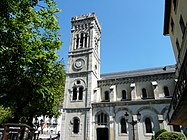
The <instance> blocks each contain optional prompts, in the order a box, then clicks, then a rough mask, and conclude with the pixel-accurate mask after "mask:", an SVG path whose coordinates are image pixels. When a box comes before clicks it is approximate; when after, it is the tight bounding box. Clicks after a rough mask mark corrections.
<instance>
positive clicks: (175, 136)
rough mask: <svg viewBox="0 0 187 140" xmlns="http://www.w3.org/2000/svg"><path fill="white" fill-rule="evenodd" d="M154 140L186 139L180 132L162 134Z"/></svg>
mask: <svg viewBox="0 0 187 140" xmlns="http://www.w3.org/2000/svg"><path fill="white" fill-rule="evenodd" d="M156 140H186V137H185V135H184V134H183V133H180V132H163V133H161V134H160V135H159V136H158V137H157V138H156Z"/></svg>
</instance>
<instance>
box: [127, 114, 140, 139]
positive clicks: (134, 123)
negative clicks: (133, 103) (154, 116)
mask: <svg viewBox="0 0 187 140" xmlns="http://www.w3.org/2000/svg"><path fill="white" fill-rule="evenodd" d="M140 119H141V114H140V112H138V114H137V120H138V121H140ZM125 120H126V122H127V123H129V124H131V125H132V131H133V140H135V134H134V126H135V125H136V124H137V121H135V120H134V118H133V115H132V121H131V122H129V121H128V120H129V114H128V113H127V112H126V113H125Z"/></svg>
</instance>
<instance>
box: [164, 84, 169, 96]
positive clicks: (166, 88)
mask: <svg viewBox="0 0 187 140" xmlns="http://www.w3.org/2000/svg"><path fill="white" fill-rule="evenodd" d="M164 95H165V96H169V89H168V87H167V86H165V87H164Z"/></svg>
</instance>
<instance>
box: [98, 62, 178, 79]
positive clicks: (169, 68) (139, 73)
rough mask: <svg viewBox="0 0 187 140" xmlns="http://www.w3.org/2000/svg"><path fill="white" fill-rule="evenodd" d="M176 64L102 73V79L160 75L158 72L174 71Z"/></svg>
mask: <svg viewBox="0 0 187 140" xmlns="http://www.w3.org/2000/svg"><path fill="white" fill-rule="evenodd" d="M175 68H176V66H175V65H169V66H164V67H158V68H147V69H141V70H132V71H127V72H116V73H108V74H101V79H100V80H109V79H118V78H128V77H139V76H147V75H158V74H166V73H174V72H175Z"/></svg>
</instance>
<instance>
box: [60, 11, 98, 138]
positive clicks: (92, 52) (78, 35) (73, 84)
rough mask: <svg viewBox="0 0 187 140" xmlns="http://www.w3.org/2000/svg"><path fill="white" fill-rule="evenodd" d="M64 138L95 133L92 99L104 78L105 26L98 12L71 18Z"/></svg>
mask: <svg viewBox="0 0 187 140" xmlns="http://www.w3.org/2000/svg"><path fill="white" fill-rule="evenodd" d="M71 23H72V29H71V41H70V48H69V54H68V69H67V75H66V84H65V93H64V106H63V111H64V112H63V119H62V139H63V140H86V139H87V138H89V139H90V136H91V135H92V134H91V133H92V130H91V129H92V127H91V123H92V122H91V116H92V111H91V102H92V96H93V92H94V89H95V88H96V87H97V80H98V79H99V78H100V34H101V27H100V25H99V22H98V20H97V17H96V15H95V14H94V13H92V14H86V15H82V16H75V17H73V18H72V20H71Z"/></svg>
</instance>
